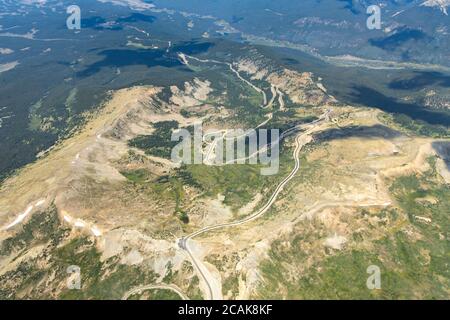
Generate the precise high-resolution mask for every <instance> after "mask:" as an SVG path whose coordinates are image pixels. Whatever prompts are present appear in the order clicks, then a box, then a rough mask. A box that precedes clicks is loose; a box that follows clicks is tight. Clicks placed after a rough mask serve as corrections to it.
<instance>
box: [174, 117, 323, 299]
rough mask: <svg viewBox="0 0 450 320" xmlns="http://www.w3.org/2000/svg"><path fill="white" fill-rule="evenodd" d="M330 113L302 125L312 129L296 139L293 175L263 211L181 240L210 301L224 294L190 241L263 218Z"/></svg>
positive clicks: (291, 131)
mask: <svg viewBox="0 0 450 320" xmlns="http://www.w3.org/2000/svg"><path fill="white" fill-rule="evenodd" d="M329 112H330V111H329V110H328V111H327V112H326V113H325V114H324V115H323V116H322V117H321V118H320V119H318V120H316V121H314V122H312V123H310V124H309V125H302V126H310V128H309V130H307V131H305V132H303V133H300V134H298V135H297V137H296V139H295V150H294V153H293V158H294V161H295V165H294V168H293V169H292V171H291V173H290V174H289V175H288V176H287V177H286V178H284V180H283V181H282V182H281V183H280V184H279V185H278V186H277V188H276V189H275V191H274V193H273V194H272V196H271V197H270V198H269V200H268V201H267V203H266V204H265V205H264V206H263V207H262V208H261V209H259V210H258V211H257V212H255V213H254V214H252V215H250V216H248V217H246V218H244V219H242V220H239V221H234V222H229V223H222V224H218V225H214V226H209V227H205V228H202V229H200V230H198V231H196V232H194V233H192V234H190V235H188V236H187V237H184V238H182V239H180V240H179V242H178V244H179V246H180V248H182V249H183V250H185V251H186V252H187V253H188V254H189V256H190V258H191V260H192V262H193V264H194V266H195V267H196V269H197V271H198V272H199V274H200V275H201V277H202V279H203V281H204V282H205V284H206V286H207V289H208V298H209V299H212V300H217V299H221V297H222V293H221V292H220V287H219V288H218V286H213V285H212V282H214V281H215V279H214V278H213V277H212V276H211V275H210V274H209V271H208V269H207V268H206V266H205V265H204V264H203V262H202V261H200V260H199V259H197V258H196V257H195V256H194V254H193V253H192V250H191V248H190V247H189V240H191V239H193V238H195V237H198V236H199V235H201V234H204V233H207V232H211V231H215V230H218V229H223V228H229V227H234V226H239V225H242V224H244V223H248V222H251V221H253V220H256V219H258V218H259V217H261V216H262V215H264V214H265V213H266V212H267V211H268V210H269V209H270V208H271V207H272V205H273V204H274V203H275V201H276V200H277V198H278V195H279V194H280V193H281V191H283V189H284V187H285V186H286V184H287V183H289V181H291V180H292V178H294V176H295V175H296V174H297V172H298V170H299V169H300V159H299V155H300V151H301V149H302V148H303V146H304V145H306V144H307V143H309V142H310V135H309V134H310V133H311V131H312V130H314V128H315V127H316V125H317V124H319V123H320V122H322V121H323V120H324V119H326V118H327V117H328V114H329ZM296 130H298V128H292V129H290V130H289V131H286V132H285V133H284V136H287V135H288V134H291V133H293V132H295V131H296ZM284 136H283V137H284ZM280 139H281V137H280Z"/></svg>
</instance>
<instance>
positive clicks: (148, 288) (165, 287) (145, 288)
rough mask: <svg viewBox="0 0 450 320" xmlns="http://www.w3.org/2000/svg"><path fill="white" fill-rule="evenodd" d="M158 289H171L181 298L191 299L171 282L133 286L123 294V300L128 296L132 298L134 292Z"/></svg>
mask: <svg viewBox="0 0 450 320" xmlns="http://www.w3.org/2000/svg"><path fill="white" fill-rule="evenodd" d="M156 289H160V290H170V291H173V292H175V293H177V294H178V295H179V296H180V298H181V299H183V300H189V298H188V297H187V296H186V295H185V294H184V293H183V292H182V291H181V289H180V288H178V287H177V286H175V285H173V284H170V285H169V284H157V285H147V286H139V287H136V288H133V289H131V290H129V291H127V292H126V293H125V294H124V295H123V297H122V300H128V298H130V297H131V296H132V295H134V294H139V293H142V292H144V291H147V290H156Z"/></svg>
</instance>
